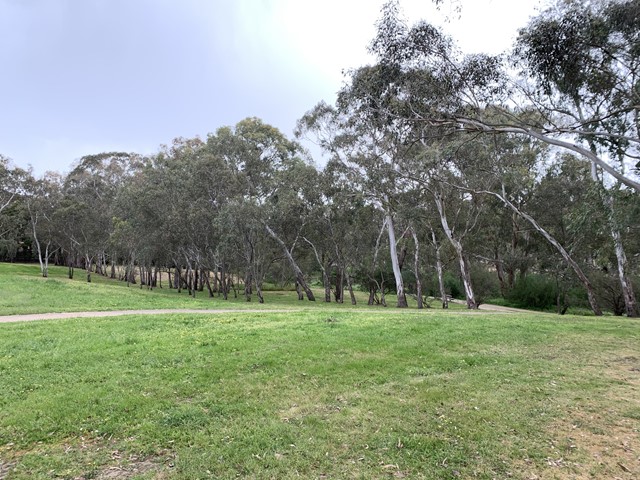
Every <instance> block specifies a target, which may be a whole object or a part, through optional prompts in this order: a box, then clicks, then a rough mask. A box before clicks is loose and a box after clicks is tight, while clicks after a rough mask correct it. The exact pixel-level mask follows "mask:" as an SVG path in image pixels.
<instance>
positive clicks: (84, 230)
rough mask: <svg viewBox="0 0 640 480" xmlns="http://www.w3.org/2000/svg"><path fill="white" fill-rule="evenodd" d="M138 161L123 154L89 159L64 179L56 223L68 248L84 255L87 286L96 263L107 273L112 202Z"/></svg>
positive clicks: (133, 156)
mask: <svg viewBox="0 0 640 480" xmlns="http://www.w3.org/2000/svg"><path fill="white" fill-rule="evenodd" d="M137 161H138V157H137V156H136V155H134V154H129V153H122V152H108V153H100V154H96V155H87V156H84V157H82V158H81V159H80V161H79V162H78V164H77V165H76V166H75V167H74V168H73V170H72V171H71V172H70V173H69V174H68V175H67V176H66V178H65V181H64V185H63V189H62V190H63V198H62V200H61V207H60V208H59V209H58V210H57V211H56V215H57V220H58V221H59V222H60V223H62V224H64V225H65V227H64V231H63V232H64V235H65V236H66V237H67V238H68V240H69V245H70V246H71V247H72V249H73V250H75V251H77V252H78V253H80V254H81V255H82V257H83V261H84V265H85V269H86V273H87V281H88V282H90V281H91V269H92V265H93V263H94V262H95V264H96V271H97V272H98V273H101V274H104V273H105V272H106V261H107V249H108V244H109V237H110V232H111V230H112V213H113V211H112V207H113V200H114V199H115V197H116V192H117V189H118V188H119V186H120V185H121V184H122V181H123V179H124V178H126V177H127V176H128V175H131V174H132V173H133V172H134V170H135V167H136V165H137ZM69 253H70V252H69Z"/></svg>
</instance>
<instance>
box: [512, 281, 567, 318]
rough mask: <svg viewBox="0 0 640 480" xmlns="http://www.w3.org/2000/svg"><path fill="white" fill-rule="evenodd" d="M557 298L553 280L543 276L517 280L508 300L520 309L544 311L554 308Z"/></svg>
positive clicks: (556, 289)
mask: <svg viewBox="0 0 640 480" xmlns="http://www.w3.org/2000/svg"><path fill="white" fill-rule="evenodd" d="M557 296H558V288H557V287H556V283H555V281H554V280H553V279H551V278H549V277H547V276H545V275H527V276H526V277H523V278H519V279H518V280H517V281H516V283H515V285H514V286H513V289H512V290H511V292H509V295H508V300H509V301H510V302H512V303H513V304H514V305H517V306H518V307H521V308H535V309H539V310H544V309H547V308H554V307H555V305H556V300H557Z"/></svg>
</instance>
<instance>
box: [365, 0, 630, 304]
mask: <svg viewBox="0 0 640 480" xmlns="http://www.w3.org/2000/svg"><path fill="white" fill-rule="evenodd" d="M637 4H638V2H637V1H627V2H615V1H609V2H601V3H598V4H595V3H594V4H589V5H588V6H587V8H583V7H582V4H581V3H580V2H565V3H563V4H562V5H561V6H560V7H559V8H556V9H552V10H550V11H549V12H546V13H544V14H542V15H541V16H540V17H538V18H537V19H534V21H532V23H531V25H530V26H529V27H528V28H527V29H523V30H522V31H521V35H520V39H519V42H518V45H517V49H516V55H515V56H514V58H515V60H516V67H518V68H519V69H520V71H521V72H522V77H523V78H524V80H522V81H520V82H517V83H513V84H509V81H510V79H509V75H508V73H507V70H506V69H505V68H503V62H502V59H501V58H500V57H491V56H486V55H471V56H462V55H461V54H459V53H458V52H457V51H456V50H455V48H454V45H453V42H452V41H451V40H450V39H449V38H447V37H446V36H444V35H443V34H442V33H441V32H440V31H439V30H437V29H436V28H434V27H432V26H431V25H429V24H427V23H426V22H420V23H418V24H416V25H414V26H412V27H408V26H407V25H405V24H404V23H403V22H401V21H400V20H399V14H398V8H397V4H396V3H395V2H390V3H388V4H387V5H386V6H385V8H384V11H383V17H382V20H381V21H380V22H379V24H378V35H377V36H376V38H375V39H374V41H373V42H372V46H371V49H372V52H373V53H375V54H376V55H377V57H378V64H377V65H376V68H378V69H379V71H380V74H379V75H378V77H377V82H376V84H375V89H370V91H374V92H382V93H383V94H384V95H385V96H387V97H393V98H396V99H401V101H398V102H389V101H388V100H384V99H383V101H380V100H378V98H379V97H380V95H377V94H370V96H369V98H370V106H369V108H370V109H371V110H372V111H375V112H384V114H385V115H392V116H394V118H396V119H397V120H398V121H399V122H400V121H404V122H406V123H412V124H414V125H416V124H417V125H421V126H422V127H425V126H428V127H432V128H433V127H437V130H443V129H444V130H445V131H448V132H449V133H454V132H459V131H466V132H474V133H479V134H491V135H495V134H514V135H519V136H524V137H528V138H531V139H534V140H536V141H539V142H541V143H543V144H546V145H550V146H554V147H558V148H562V149H568V150H570V151H573V152H576V153H578V154H579V155H581V156H582V158H584V159H586V160H587V161H588V162H589V163H591V164H593V165H594V166H595V167H594V172H595V173H596V174H597V170H598V169H602V170H603V171H605V172H607V173H608V174H610V175H611V176H612V177H613V178H614V179H615V180H616V181H618V182H620V183H621V184H622V185H624V186H626V187H629V188H632V189H635V190H636V191H638V190H640V183H638V182H637V180H636V179H635V176H634V175H633V174H631V173H629V169H628V164H629V161H633V159H634V158H635V157H637V156H638V144H639V142H638V128H637V116H638V108H637V105H638V100H637V98H638V97H637V95H638V94H637V89H636V85H637V81H638V80H637V79H638V61H639V59H638V35H637V32H638V29H639V28H640V27H638V25H640V22H637V21H635V20H634V19H637V17H638V8H637ZM594 5H598V7H595V6H594ZM550 38H551V39H552V40H551V41H550V40H549V39H550ZM565 60H566V61H565ZM526 80H531V81H530V82H528V84H527V82H526ZM531 84H532V86H533V88H530V85H531ZM536 88H537V89H536ZM616 163H617V164H618V165H616ZM612 236H613V239H614V242H615V243H616V245H617V247H618V251H619V252H620V254H619V255H618V257H619V260H618V263H619V270H620V279H621V283H622V285H623V289H624V288H625V283H628V282H625V280H624V260H625V258H624V256H623V255H622V253H623V251H622V249H621V246H622V244H621V242H620V241H618V240H616V235H615V232H613V229H612ZM574 270H575V268H574ZM578 276H579V277H580V274H578ZM627 291H628V292H629V295H628V296H627V297H628V302H629V306H630V307H633V306H634V304H635V303H634V299H633V297H632V295H631V291H630V290H629V289H627ZM595 310H597V309H595ZM629 310H634V308H629Z"/></svg>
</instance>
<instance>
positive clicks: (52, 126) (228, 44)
mask: <svg viewBox="0 0 640 480" xmlns="http://www.w3.org/2000/svg"><path fill="white" fill-rule="evenodd" d="M383 3H384V1H383V0H323V1H318V0H0V66H1V67H0V68H1V71H0V154H3V155H5V156H8V157H10V158H12V159H13V161H14V163H15V164H16V165H17V166H20V167H27V166H28V165H32V166H33V168H34V171H35V173H37V174H41V173H43V172H44V171H45V170H56V171H60V172H66V171H68V170H69V167H70V166H71V164H72V163H73V161H74V160H77V159H78V158H80V157H81V156H83V155H87V154H92V153H99V152H104V151H114V150H117V151H127V152H138V153H142V154H151V153H154V152H156V151H157V150H158V147H159V146H160V144H162V143H170V142H171V140H172V139H173V138H175V137H178V136H183V137H193V136H196V135H199V136H201V137H203V138H204V137H206V134H207V133H208V132H213V131H215V130H216V129H217V128H218V127H220V126H223V125H234V124H235V123H237V122H238V121H240V120H242V119H243V118H246V117H249V116H256V117H259V118H261V119H262V120H264V121H265V122H267V123H270V124H272V125H274V126H276V127H278V128H279V129H280V130H281V131H282V132H283V133H285V134H286V135H288V136H291V135H292V131H293V129H294V127H295V122H296V120H297V119H298V118H300V117H301V116H302V115H303V114H304V113H305V112H306V111H307V110H309V109H311V108H312V107H313V106H314V105H315V104H316V103H317V102H319V101H321V100H325V101H326V102H329V103H333V100H334V98H335V92H336V91H337V90H338V89H339V88H340V86H341V84H342V82H343V81H344V77H343V75H342V71H343V70H344V69H349V68H355V67H358V66H361V65H364V64H366V63H369V62H370V59H369V58H368V57H367V54H366V46H367V43H368V42H369V41H370V39H371V38H372V37H373V35H374V23H375V21H376V19H377V17H378V14H379V11H380V7H381V5H382V4H383ZM401 3H402V6H403V9H404V12H405V15H406V17H407V18H408V19H410V20H417V19H420V18H424V19H427V20H429V21H431V22H432V23H436V24H441V25H443V28H444V30H445V31H448V32H449V33H451V34H452V35H453V36H454V37H455V38H456V39H457V40H458V44H459V46H460V47H461V48H462V49H463V50H464V51H466V52H469V53H470V52H480V51H485V52H488V53H499V52H501V51H504V50H506V49H508V47H509V45H510V44H511V42H512V40H513V38H514V37H515V34H516V31H517V28H519V27H522V26H524V25H525V24H526V22H527V19H528V18H529V16H530V15H532V14H534V13H535V11H536V10H535V8H536V6H537V5H538V3H539V2H538V0H517V1H516V0H461V4H462V14H461V15H462V16H461V18H459V19H458V18H454V19H453V20H451V21H450V22H449V23H445V22H443V21H442V20H443V17H444V16H446V14H452V13H453V12H452V11H451V10H450V7H448V6H446V5H445V6H444V7H443V11H441V12H440V13H438V12H435V9H434V8H433V5H432V2H431V0H403V1H402V2H401ZM445 3H446V2H445ZM453 16H454V17H456V15H455V14H454V15H453ZM315 154H316V152H314V155H315ZM316 161H317V162H318V163H322V159H317V160H316Z"/></svg>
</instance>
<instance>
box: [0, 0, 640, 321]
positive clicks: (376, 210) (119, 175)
mask: <svg viewBox="0 0 640 480" xmlns="http://www.w3.org/2000/svg"><path fill="white" fill-rule="evenodd" d="M370 51H371V53H373V54H374V56H375V58H376V62H375V63H374V64H373V65H368V66H365V67H361V68H358V69H355V70H352V71H351V72H349V74H348V81H347V82H346V84H345V86H344V87H343V88H342V90H341V91H340V92H339V94H338V96H337V100H336V102H335V104H334V105H328V104H326V103H320V104H318V105H316V106H315V107H314V108H313V109H312V110H310V111H309V112H307V114H305V115H304V116H303V117H302V118H301V119H300V120H299V122H298V126H297V129H296V135H297V137H298V138H297V139H292V138H287V137H286V136H285V135H283V134H282V133H281V132H280V131H279V130H277V129H276V128H274V127H272V126H270V125H268V124H266V123H264V122H263V121H261V120H260V119H257V118H247V119H245V120H242V121H241V122H239V123H238V124H236V125H235V126H232V127H231V126H228V127H221V128H219V129H218V130H216V131H215V132H214V133H211V134H209V135H208V136H207V137H206V139H200V138H191V139H184V138H179V139H176V140H174V141H173V142H172V144H171V145H168V146H163V147H161V148H160V151H159V152H158V153H157V154H155V155H151V156H142V155H137V154H133V153H124V152H109V153H101V154H96V155H89V156H85V157H83V158H81V159H80V160H79V161H77V162H76V164H74V166H73V168H72V170H71V171H70V172H69V173H68V174H66V175H61V174H59V173H47V174H46V175H44V176H43V177H41V178H35V177H34V176H33V175H32V173H31V172H30V171H27V170H23V169H20V168H17V167H15V166H13V165H12V164H11V162H10V160H9V159H7V158H5V157H0V252H1V254H2V255H3V256H4V258H5V259H13V258H16V256H18V255H19V254H20V253H21V252H22V255H23V256H24V255H26V256H27V257H30V258H33V259H37V260H38V261H39V262H40V266H41V270H42V274H43V275H44V276H47V269H48V264H49V262H50V261H51V260H52V259H53V261H55V262H56V263H58V264H65V265H67V266H68V268H69V276H73V275H74V269H75V268H78V267H81V268H83V269H84V270H85V274H86V275H87V280H88V281H91V275H92V273H93V274H100V275H107V276H111V277H112V278H120V279H121V280H122V281H126V282H128V283H129V284H132V283H135V284H139V285H140V286H147V287H148V288H153V287H155V286H159V285H158V283H159V282H161V281H162V278H163V277H162V274H163V273H164V275H165V278H167V279H168V285H167V286H168V287H169V288H176V289H178V290H182V289H184V290H187V291H188V293H189V294H191V295H196V294H197V292H200V291H203V292H205V291H206V292H208V294H209V295H211V296H214V295H220V296H223V297H224V298H227V297H228V295H232V294H233V295H236V296H237V295H244V296H245V297H246V299H247V300H251V299H252V297H253V296H254V295H255V296H256V297H257V299H258V301H260V302H263V301H264V296H263V287H264V285H265V283H266V282H273V283H282V284H284V283H287V282H290V283H291V284H294V285H295V286H296V290H297V292H298V296H299V298H300V299H304V298H305V296H306V298H308V299H309V300H315V297H314V292H313V289H312V286H313V285H312V282H313V281H316V282H318V284H321V285H322V287H323V298H322V299H323V300H324V301H327V302H330V301H337V302H344V301H345V296H346V295H347V294H348V295H349V300H350V301H351V302H352V303H356V296H355V293H354V290H355V289H362V290H364V291H366V292H368V294H369V297H368V303H369V304H385V305H386V299H385V295H386V294H388V293H389V292H394V293H395V294H397V306H398V307H406V306H407V297H408V296H411V297H413V298H415V300H416V302H417V303H418V307H419V308H422V307H423V306H425V305H429V304H430V301H429V299H430V298H433V297H436V298H438V299H440V300H439V301H441V304H442V306H443V307H444V308H446V307H447V302H448V299H449V297H450V296H452V295H453V296H460V297H461V298H464V299H465V300H466V303H467V306H468V307H469V308H477V307H478V305H479V304H480V303H482V302H483V301H485V300H486V299H488V298H497V297H504V298H506V299H510V300H511V301H512V302H514V303H520V304H522V305H526V306H534V307H541V308H543V307H549V306H551V305H553V306H555V308H557V310H558V312H559V313H564V312H565V311H566V310H567V309H568V308H569V307H570V306H571V305H578V306H582V305H584V306H588V307H589V308H590V309H591V310H592V311H593V313H594V314H596V315H600V314H602V311H603V307H604V308H605V309H606V310H609V311H612V312H614V313H616V314H620V315H621V314H625V315H628V316H638V314H639V310H638V304H637V301H636V295H635V290H636V289H637V284H638V274H639V268H640V266H639V261H640V253H639V252H640V235H638V233H639V230H640V205H639V202H638V195H639V192H640V183H639V182H638V173H640V172H639V168H640V162H639V160H640V148H639V145H640V140H639V139H640V1H637V0H634V1H615V0H609V1H602V2H593V3H589V4H588V5H584V4H583V3H582V2H573V1H563V2H559V3H558V4H556V5H554V6H553V7H552V8H550V9H549V10H547V11H544V12H542V13H540V14H539V15H538V16H537V17H535V18H533V19H531V21H530V22H529V24H528V25H527V26H526V27H524V28H523V29H521V30H520V32H519V35H518V38H517V41H516V43H515V45H514V47H513V49H512V51H511V52H510V54H509V55H501V56H488V55H463V54H462V53H460V52H458V51H457V49H456V46H455V43H454V42H453V40H452V39H450V38H449V37H447V36H446V35H444V34H443V33H442V32H441V31H440V30H439V29H437V28H435V27H433V26H432V25H430V24H428V23H426V22H418V23H416V24H414V25H409V24H407V23H406V22H405V21H403V20H402V13H401V10H400V7H399V5H398V2H395V1H390V2H388V3H387V4H385V6H384V7H383V10H382V12H381V17H380V20H379V21H378V24H377V35H376V37H375V38H374V39H373V41H372V42H371V44H370ZM302 136H305V137H310V138H313V139H314V141H316V142H317V143H318V144H319V145H320V146H321V148H322V149H323V151H324V152H326V155H327V157H328V161H327V163H326V165H325V166H324V167H323V168H318V167H317V166H316V165H315V164H314V163H313V161H312V160H311V158H310V156H309V154H308V152H306V151H305V150H304V149H303V148H302V147H301V145H300V143H299V137H302ZM25 252H26V253H25Z"/></svg>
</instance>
